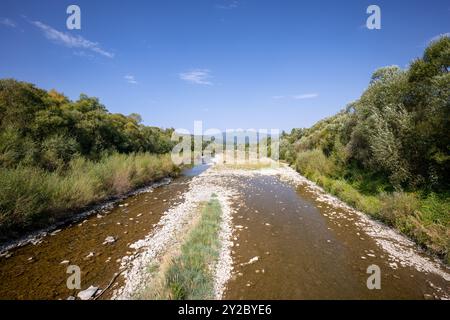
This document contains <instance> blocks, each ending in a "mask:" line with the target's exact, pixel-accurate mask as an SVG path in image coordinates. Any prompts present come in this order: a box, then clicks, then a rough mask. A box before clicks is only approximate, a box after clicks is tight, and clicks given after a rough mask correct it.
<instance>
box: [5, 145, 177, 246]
mask: <svg viewBox="0 0 450 320" xmlns="http://www.w3.org/2000/svg"><path fill="white" fill-rule="evenodd" d="M177 170H178V169H177V168H176V167H175V166H174V165H173V163H172V161H171V159H170V156H169V155H151V154H148V153H137V154H134V153H133V154H128V155H125V154H112V155H110V156H106V157H103V158H102V159H101V160H99V161H95V162H94V161H90V160H86V159H85V158H83V157H78V158H74V159H73V160H71V161H70V163H69V164H68V167H67V168H65V169H64V170H61V171H53V172H49V171H47V170H44V169H40V168H36V167H25V166H23V167H22V166H19V167H17V168H0V181H1V184H0V234H1V238H7V237H10V236H11V235H14V234H20V233H21V232H23V231H24V230H28V229H31V228H37V227H42V226H46V225H48V224H51V223H52V222H54V221H55V220H58V219H60V218H62V217H64V216H67V215H68V214H70V213H71V212H74V211H78V210H81V209H83V208H84V207H86V206H88V205H91V204H94V203H97V202H100V201H103V200H105V199H107V198H110V197H113V196H120V195H122V194H125V193H127V192H129V191H131V190H133V189H135V188H138V187H140V186H143V185H145V184H148V183H149V182H151V181H155V180H158V179H161V178H163V177H166V176H169V175H174V174H176V172H177ZM0 240H5V239H0Z"/></svg>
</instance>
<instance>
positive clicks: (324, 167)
mask: <svg viewBox="0 0 450 320" xmlns="http://www.w3.org/2000/svg"><path fill="white" fill-rule="evenodd" d="M296 169H297V171H299V172H301V173H302V174H304V175H306V176H312V175H314V174H316V173H319V174H320V175H327V176H329V175H332V174H333V172H334V170H335V165H334V163H333V162H332V161H331V160H329V159H328V158H327V157H326V156H325V155H324V153H323V152H322V151H321V150H319V149H314V150H310V151H304V152H300V153H299V154H298V155H297V161H296Z"/></svg>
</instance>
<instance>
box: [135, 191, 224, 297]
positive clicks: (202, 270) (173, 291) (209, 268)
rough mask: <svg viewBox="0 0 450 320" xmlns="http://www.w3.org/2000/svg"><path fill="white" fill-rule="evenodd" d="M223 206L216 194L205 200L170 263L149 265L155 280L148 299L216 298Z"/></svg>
mask: <svg viewBox="0 0 450 320" xmlns="http://www.w3.org/2000/svg"><path fill="white" fill-rule="evenodd" d="M221 215H222V209H221V207H220V203H219V201H218V200H217V198H216V197H215V196H214V195H213V197H212V199H211V200H210V201H209V202H208V203H206V204H205V205H204V207H203V209H202V211H201V216H200V218H199V221H198V222H196V223H195V224H194V226H193V228H192V230H191V231H190V232H189V233H188V235H187V239H186V240H185V242H184V243H183V244H182V246H181V250H180V252H179V253H178V254H177V255H175V256H174V257H171V258H170V260H169V261H168V263H165V264H161V266H156V267H152V266H150V267H149V272H152V273H155V272H156V271H157V272H156V273H159V274H158V275H154V277H155V278H156V281H153V282H152V286H151V287H149V288H148V289H147V291H146V292H145V293H144V295H143V297H144V298H145V299H171V300H211V299H214V274H213V272H214V268H213V266H214V265H215V263H216V262H217V259H218V257H219V249H220V241H219V231H220V223H221V219H222V218H221Z"/></svg>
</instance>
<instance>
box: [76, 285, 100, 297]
mask: <svg viewBox="0 0 450 320" xmlns="http://www.w3.org/2000/svg"><path fill="white" fill-rule="evenodd" d="M97 291H98V287H94V286H90V287H89V288H87V289H86V290H83V291H80V292H78V294H77V297H78V298H80V299H81V300H89V299H91V298H92V297H93V296H94V295H95V294H96V293H97Z"/></svg>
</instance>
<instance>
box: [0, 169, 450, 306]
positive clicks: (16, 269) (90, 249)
mask: <svg viewBox="0 0 450 320" xmlns="http://www.w3.org/2000/svg"><path fill="white" fill-rule="evenodd" d="M196 186H199V187H202V188H203V189H201V190H206V191H205V192H220V191H221V190H232V192H231V193H230V194H231V196H228V200H229V201H230V204H229V205H230V208H231V210H232V218H233V223H232V226H233V231H232V234H230V235H229V236H230V241H231V248H230V255H231V259H232V270H230V272H229V279H227V280H228V281H226V283H225V285H224V288H223V296H222V297H223V298H224V299H424V298H426V299H441V298H448V297H449V295H450V287H449V284H450V275H449V270H448V268H447V267H446V266H444V265H443V264H442V263H440V262H439V261H437V260H436V259H435V258H433V257H431V256H429V255H427V254H426V253H424V252H422V251H421V250H420V249H418V248H417V247H416V246H415V245H414V244H413V243H412V242H410V241H409V240H407V239H406V238H404V237H403V236H401V235H399V234H397V233H396V232H394V231H392V230H390V229H389V228H387V227H385V226H383V225H381V224H379V223H377V222H375V221H372V220H371V219H368V218H367V217H365V216H364V215H363V214H361V213H359V212H357V211H355V210H353V209H351V208H349V207H347V206H345V205H343V204H342V203H341V202H340V201H338V200H336V199H334V198H333V197H330V196H328V195H326V194H324V193H323V191H322V190H320V188H317V187H316V186H314V185H313V184H312V183H309V182H307V181H306V179H304V178H302V177H301V176H299V175H298V174H296V173H294V172H293V170H291V169H287V168H285V167H283V168H279V169H268V170H220V169H215V168H209V169H208V166H205V165H202V166H200V167H196V168H194V169H192V170H189V171H187V172H185V174H184V175H183V176H182V177H180V178H177V179H175V180H174V181H173V182H172V183H170V184H168V185H163V186H160V187H158V188H149V189H148V190H146V191H145V192H142V193H139V194H136V195H133V196H131V197H129V198H127V199H125V200H122V201H120V202H117V203H115V205H114V206H113V207H112V208H110V209H104V210H103V211H101V212H98V213H96V214H93V215H91V216H90V217H87V218H86V219H85V220H83V221H80V222H77V223H74V224H72V225H69V226H66V227H64V228H62V229H61V230H57V232H54V233H53V234H49V235H47V236H45V237H42V238H40V239H39V240H38V241H35V243H34V244H32V243H31V244H28V245H25V246H22V247H19V248H16V249H12V250H9V251H8V254H7V255H5V254H3V256H2V257H1V258H0V299H67V298H68V297H70V296H76V294H77V291H78V290H70V289H68V288H67V285H66V280H67V277H68V276H69V274H67V272H66V271H67V266H68V265H77V266H79V267H80V270H81V279H82V288H83V289H85V288H87V287H89V286H90V285H94V286H97V287H99V288H100V289H105V288H107V287H108V285H110V284H111V286H110V287H108V290H106V291H105V292H104V293H103V294H102V295H101V297H100V298H101V299H109V298H112V297H116V295H115V292H116V291H117V289H120V288H121V287H123V286H125V285H126V284H127V281H129V279H128V278H127V277H126V276H124V277H121V276H119V277H116V276H115V275H116V274H117V273H119V272H122V271H126V269H127V268H129V264H127V263H124V262H125V261H128V260H131V259H139V257H141V256H142V255H141V253H142V250H143V248H136V247H133V246H132V244H133V243H136V242H138V241H139V240H141V239H145V238H146V237H147V238H149V239H150V238H151V237H155V236H156V235H157V234H158V232H160V230H164V229H163V228H162V227H163V224H164V223H165V222H164V221H165V217H166V214H167V212H168V211H169V212H170V210H171V209H173V208H175V209H176V208H179V207H180V206H182V205H183V204H184V202H186V201H188V202H189V201H190V202H193V201H194V202H195V198H192V193H196V194H197V193H199V192H198V190H197V189H195V187H196ZM215 187H217V188H219V187H220V188H222V189H218V190H213V189H214V188H215ZM191 198H192V199H194V200H192V199H191ZM161 232H162V231H161ZM107 237H113V238H114V240H115V241H114V242H113V243H105V240H106V239H107ZM133 248H134V249H133ZM147 249H148V248H147ZM144 250H145V248H144ZM124 257H125V258H124ZM144 262H145V261H144ZM145 263H147V262H145ZM373 265H375V266H377V267H379V269H380V276H381V288H380V289H379V290H377V289H374V290H369V288H368V287H367V279H368V277H369V276H370V274H368V273H367V269H368V267H369V266H373ZM224 274H227V273H224ZM116 278H117V280H115V281H114V282H113V283H111V280H113V279H116ZM133 290H134V289H133Z"/></svg>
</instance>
